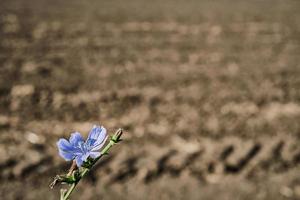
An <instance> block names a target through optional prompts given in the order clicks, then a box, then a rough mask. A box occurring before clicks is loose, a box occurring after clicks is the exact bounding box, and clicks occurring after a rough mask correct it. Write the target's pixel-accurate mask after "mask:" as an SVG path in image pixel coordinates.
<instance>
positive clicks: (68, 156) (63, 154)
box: [58, 150, 75, 161]
mask: <svg viewBox="0 0 300 200" xmlns="http://www.w3.org/2000/svg"><path fill="white" fill-rule="evenodd" d="M58 153H59V155H60V156H61V157H62V158H63V159H65V160H66V161H70V160H73V159H74V157H75V156H74V154H73V153H71V152H65V151H61V150H59V152H58Z"/></svg>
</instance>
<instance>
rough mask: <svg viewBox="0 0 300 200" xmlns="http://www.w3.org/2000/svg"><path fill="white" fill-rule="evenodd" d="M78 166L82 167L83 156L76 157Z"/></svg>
mask: <svg viewBox="0 0 300 200" xmlns="http://www.w3.org/2000/svg"><path fill="white" fill-rule="evenodd" d="M75 161H76V164H77V166H78V167H80V166H81V165H82V163H83V160H82V159H81V156H76V158H75Z"/></svg>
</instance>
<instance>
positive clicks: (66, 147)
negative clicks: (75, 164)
mask: <svg viewBox="0 0 300 200" xmlns="http://www.w3.org/2000/svg"><path fill="white" fill-rule="evenodd" d="M56 145H57V147H58V149H59V150H62V151H66V152H72V151H74V147H73V146H72V145H71V144H70V142H68V140H66V139H64V138H61V139H59V140H58V142H57V143H56Z"/></svg>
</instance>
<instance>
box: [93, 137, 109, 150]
mask: <svg viewBox="0 0 300 200" xmlns="http://www.w3.org/2000/svg"><path fill="white" fill-rule="evenodd" d="M107 138H108V136H106V137H105V138H104V140H103V141H102V143H99V144H97V143H95V144H94V146H92V147H91V151H97V150H99V149H101V148H102V147H103V145H104V144H105V141H106V140H107Z"/></svg>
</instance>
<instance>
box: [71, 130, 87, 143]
mask: <svg viewBox="0 0 300 200" xmlns="http://www.w3.org/2000/svg"><path fill="white" fill-rule="evenodd" d="M69 141H70V143H71V144H72V145H73V146H77V145H78V143H80V142H84V139H83V137H82V136H81V134H80V133H79V132H75V133H72V135H71V137H70V140H69Z"/></svg>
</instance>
